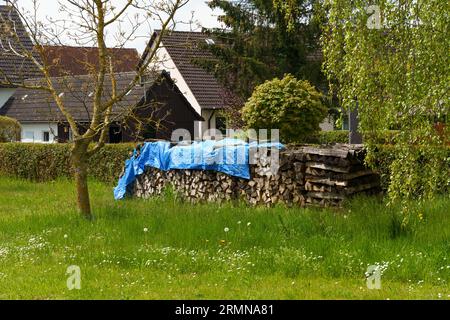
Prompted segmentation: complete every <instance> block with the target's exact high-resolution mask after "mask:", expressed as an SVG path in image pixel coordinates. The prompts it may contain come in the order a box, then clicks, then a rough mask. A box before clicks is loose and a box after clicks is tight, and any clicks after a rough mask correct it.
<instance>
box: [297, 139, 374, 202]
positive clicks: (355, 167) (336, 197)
mask: <svg viewBox="0 0 450 320" xmlns="http://www.w3.org/2000/svg"><path fill="white" fill-rule="evenodd" d="M302 151H303V152H304V153H305V155H306V171H305V172H306V175H305V190H306V194H305V198H306V204H307V205H314V206H339V205H340V204H341V203H342V201H343V200H345V199H347V198H349V197H351V196H353V195H355V194H359V193H377V192H380V178H379V176H378V175H377V174H376V173H374V172H373V171H372V170H369V169H367V168H366V167H365V166H364V164H363V163H364V155H365V152H364V148H363V146H362V145H345V144H340V145H335V146H333V147H332V148H331V147H328V148H327V147H322V148H313V147H303V148H302Z"/></svg>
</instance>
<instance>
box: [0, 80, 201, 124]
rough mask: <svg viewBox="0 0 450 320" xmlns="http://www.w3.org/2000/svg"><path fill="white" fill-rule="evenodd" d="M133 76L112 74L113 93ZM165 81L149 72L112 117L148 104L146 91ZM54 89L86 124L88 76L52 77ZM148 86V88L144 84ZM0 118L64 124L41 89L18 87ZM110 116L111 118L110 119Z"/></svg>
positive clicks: (90, 87) (89, 110) (108, 84)
mask: <svg viewBox="0 0 450 320" xmlns="http://www.w3.org/2000/svg"><path fill="white" fill-rule="evenodd" d="M135 75H136V73H134V72H124V73H118V74H116V75H115V79H116V82H117V90H118V91H119V92H120V91H123V90H125V89H126V87H127V86H128V85H129V84H130V82H132V81H133V79H134V77H135ZM164 79H165V80H167V81H169V82H170V83H172V84H173V81H172V79H171V78H170V76H169V75H168V74H167V73H166V72H162V73H159V74H156V73H153V74H149V75H147V77H146V85H145V86H141V85H140V84H139V83H138V84H136V86H135V87H134V88H133V89H132V90H131V91H129V93H128V94H127V95H126V96H125V97H124V98H123V100H122V101H121V102H120V103H117V104H116V105H115V106H114V108H113V115H114V116H118V117H119V118H120V115H123V114H124V113H127V114H129V113H130V112H131V111H132V109H134V107H136V106H139V105H151V104H152V103H155V101H146V99H147V92H148V91H149V90H151V88H152V87H153V86H154V85H157V84H158V83H160V81H163V80H164ZM52 80H53V83H54V86H55V88H56V90H57V92H58V93H59V94H60V97H61V99H62V101H63V102H64V105H65V107H66V108H67V110H68V111H69V112H70V113H71V115H72V116H73V117H74V119H75V120H76V121H78V122H88V121H90V119H91V114H92V106H93V99H94V98H93V83H94V82H95V80H94V79H93V78H92V76H91V75H81V76H73V77H72V76H70V77H69V76H66V77H56V78H53V79H52ZM41 81H42V79H35V80H30V83H39V82H41ZM147 84H149V86H148V85H147ZM111 87H112V86H111V81H109V79H107V80H106V81H105V86H104V92H105V93H104V95H103V99H105V100H107V99H108V98H110V97H111V92H112V90H111ZM174 92H175V93H176V94H179V95H181V96H182V97H183V99H184V100H185V102H186V104H187V105H188V107H189V108H190V109H191V111H192V112H194V113H195V115H196V117H197V119H198V120H199V121H201V120H203V118H201V116H199V115H198V114H197V113H196V112H195V110H194V109H193V108H192V106H191V105H190V104H189V102H188V101H187V100H186V99H185V98H184V96H183V95H182V93H181V92H180V91H179V90H178V88H177V87H176V86H175V85H174ZM0 115H5V116H8V117H11V118H15V119H17V120H18V121H19V122H65V118H64V116H63V115H62V113H61V111H60V110H59V108H58V107H57V105H56V103H55V101H54V99H53V98H52V97H51V96H50V94H49V93H46V92H44V91H41V90H30V89H24V88H19V89H17V91H16V92H15V94H14V95H13V96H12V97H11V98H10V99H9V101H8V102H7V103H6V104H5V106H3V107H2V108H0ZM114 116H113V117H114Z"/></svg>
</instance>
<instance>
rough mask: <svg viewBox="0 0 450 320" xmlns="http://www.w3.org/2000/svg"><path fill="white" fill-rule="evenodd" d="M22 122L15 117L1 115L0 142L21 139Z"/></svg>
mask: <svg viewBox="0 0 450 320" xmlns="http://www.w3.org/2000/svg"><path fill="white" fill-rule="evenodd" d="M20 131H21V127H20V123H19V122H18V121H17V120H16V119H13V118H9V117H3V116H0V142H14V141H19V140H20Z"/></svg>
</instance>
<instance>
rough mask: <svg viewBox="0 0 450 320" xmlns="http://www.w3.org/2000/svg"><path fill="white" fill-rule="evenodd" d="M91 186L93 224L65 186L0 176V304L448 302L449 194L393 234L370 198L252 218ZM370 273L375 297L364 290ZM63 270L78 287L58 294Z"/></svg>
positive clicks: (246, 212) (388, 216)
mask: <svg viewBox="0 0 450 320" xmlns="http://www.w3.org/2000/svg"><path fill="white" fill-rule="evenodd" d="M90 186H91V193H92V196H93V207H94V211H95V216H96V219H95V221H93V222H87V221H84V220H83V219H82V218H80V217H79V216H78V214H77V213H76V211H75V210H74V208H75V200H74V199H75V197H74V188H73V185H72V183H71V182H70V181H57V182H54V183H46V184H36V183H31V182H26V181H21V180H13V179H8V178H0V299H94V298H96V299H450V285H449V282H450V212H449V211H450V210H449V209H450V198H449V197H448V196H447V197H441V198H440V199H438V200H436V201H434V202H428V203H425V204H420V205H419V204H417V210H418V212H420V213H421V214H422V215H423V219H412V220H411V221H410V224H409V226H410V227H409V228H408V229H407V230H406V231H401V230H400V228H399V219H398V217H397V216H396V214H395V213H396V212H398V210H397V209H387V208H386V207H385V205H384V204H383V203H381V202H380V201H379V200H377V199H374V198H360V199H355V200H354V201H352V202H351V203H349V204H348V205H347V207H346V208H345V209H342V210H340V211H331V210H311V209H308V210H306V209H298V208H297V209H287V208H284V207H277V208H272V209H266V208H257V209H255V208H247V207H245V206H234V207H233V206H231V205H226V206H219V205H197V206H192V205H190V204H187V203H182V202H179V201H177V200H175V199H174V198H173V197H171V196H170V195H167V196H165V197H162V198H158V199H152V200H148V201H143V200H127V201H122V202H115V201H114V200H113V196H112V188H111V187H110V186H106V185H104V184H100V183H96V182H92V183H91V184H90ZM144 229H145V230H147V232H145V231H144ZM225 230H227V231H228V232H225ZM376 264H378V265H380V266H381V268H382V270H383V275H382V279H381V281H382V282H381V283H382V288H381V289H380V290H369V289H368V288H367V286H366V279H365V272H366V270H367V267H368V266H369V265H376ZM70 265H77V266H79V267H80V268H81V286H82V288H81V290H72V291H69V290H68V289H67V286H66V280H67V278H68V275H67V274H66V270H67V268H68V266H70Z"/></svg>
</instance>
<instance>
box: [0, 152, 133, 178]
mask: <svg viewBox="0 0 450 320" xmlns="http://www.w3.org/2000/svg"><path fill="white" fill-rule="evenodd" d="M133 149H134V145H133V144H110V145H106V146H105V147H104V148H103V149H101V150H100V151H99V152H98V153H96V154H95V155H94V156H93V157H92V158H91V159H90V160H89V175H90V176H91V177H92V178H94V179H97V180H99V181H103V182H107V183H114V182H116V181H117V179H118V177H119V175H120V173H121V172H122V169H123V167H124V163H125V160H126V159H127V158H129V153H130V152H131V151H132V150H133ZM70 150H71V145H70V144H29V143H2V144H0V175H7V176H14V177H19V178H24V179H29V180H34V181H49V180H55V179H57V178H60V177H71V176H72V168H71V164H70Z"/></svg>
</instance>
